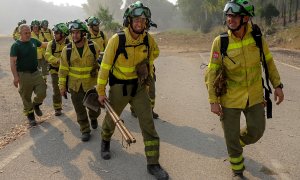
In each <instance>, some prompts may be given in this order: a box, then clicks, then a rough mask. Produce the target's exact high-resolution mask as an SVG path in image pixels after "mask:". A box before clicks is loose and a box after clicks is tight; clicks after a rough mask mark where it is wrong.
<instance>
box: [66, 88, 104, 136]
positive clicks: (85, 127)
mask: <svg viewBox="0 0 300 180" xmlns="http://www.w3.org/2000/svg"><path fill="white" fill-rule="evenodd" d="M70 93H71V99H72V103H73V106H74V109H75V112H76V115H77V122H78V124H79V126H80V132H81V133H90V132H91V129H90V123H89V118H90V120H96V119H97V118H98V117H99V115H100V112H101V111H100V110H99V111H98V112H95V111H93V110H91V109H88V112H87V110H86V107H85V106H84V105H83V102H82V101H83V98H84V95H85V93H86V92H84V90H83V88H82V86H80V88H79V91H78V92H75V91H74V90H72V89H70Z"/></svg>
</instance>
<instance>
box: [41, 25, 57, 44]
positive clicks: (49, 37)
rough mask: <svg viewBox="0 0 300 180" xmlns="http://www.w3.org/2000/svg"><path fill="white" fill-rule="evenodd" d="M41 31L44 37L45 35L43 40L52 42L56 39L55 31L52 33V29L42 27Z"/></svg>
mask: <svg viewBox="0 0 300 180" xmlns="http://www.w3.org/2000/svg"><path fill="white" fill-rule="evenodd" d="M41 33H44V36H43V38H44V37H45V38H44V40H43V42H50V41H52V40H53V39H54V37H53V33H52V31H51V30H50V29H46V30H44V29H43V28H42V29H41Z"/></svg>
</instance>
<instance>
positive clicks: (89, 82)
mask: <svg viewBox="0 0 300 180" xmlns="http://www.w3.org/2000/svg"><path fill="white" fill-rule="evenodd" d="M84 41H85V42H84V49H83V54H82V57H80V55H79V53H78V50H77V48H76V45H75V43H74V42H72V50H71V57H70V64H69V63H68V60H67V46H65V47H64V48H63V50H62V54H61V62H60V66H59V72H58V76H59V80H58V84H59V88H60V89H66V81H67V76H68V78H69V80H68V87H69V88H70V89H72V90H74V91H75V92H78V91H79V88H80V86H81V85H82V87H83V90H84V91H85V92H86V91H87V90H89V89H91V88H93V87H94V86H95V85H96V83H97V76H95V77H91V71H92V69H93V68H94V67H95V66H98V63H97V61H96V59H95V58H94V54H93V53H92V51H91V50H90V48H89V46H88V41H87V39H86V38H84ZM94 46H95V50H96V55H95V57H96V58H97V57H98V56H99V52H100V48H99V46H98V45H97V44H96V43H94Z"/></svg>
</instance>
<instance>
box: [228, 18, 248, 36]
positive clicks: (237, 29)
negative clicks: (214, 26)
mask: <svg viewBox="0 0 300 180" xmlns="http://www.w3.org/2000/svg"><path fill="white" fill-rule="evenodd" d="M244 17H245V16H241V21H240V25H239V26H238V27H237V28H235V29H232V28H230V27H229V26H228V25H227V27H228V29H230V30H231V31H232V32H235V31H239V30H240V29H241V28H242V26H243V25H244V24H247V22H244Z"/></svg>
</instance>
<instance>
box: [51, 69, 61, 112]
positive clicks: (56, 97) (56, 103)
mask: <svg viewBox="0 0 300 180" xmlns="http://www.w3.org/2000/svg"><path fill="white" fill-rule="evenodd" d="M51 79H52V88H53V96H52V101H53V108H54V109H62V106H61V104H62V98H61V95H60V91H59V87H58V74H56V73H52V74H51Z"/></svg>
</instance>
